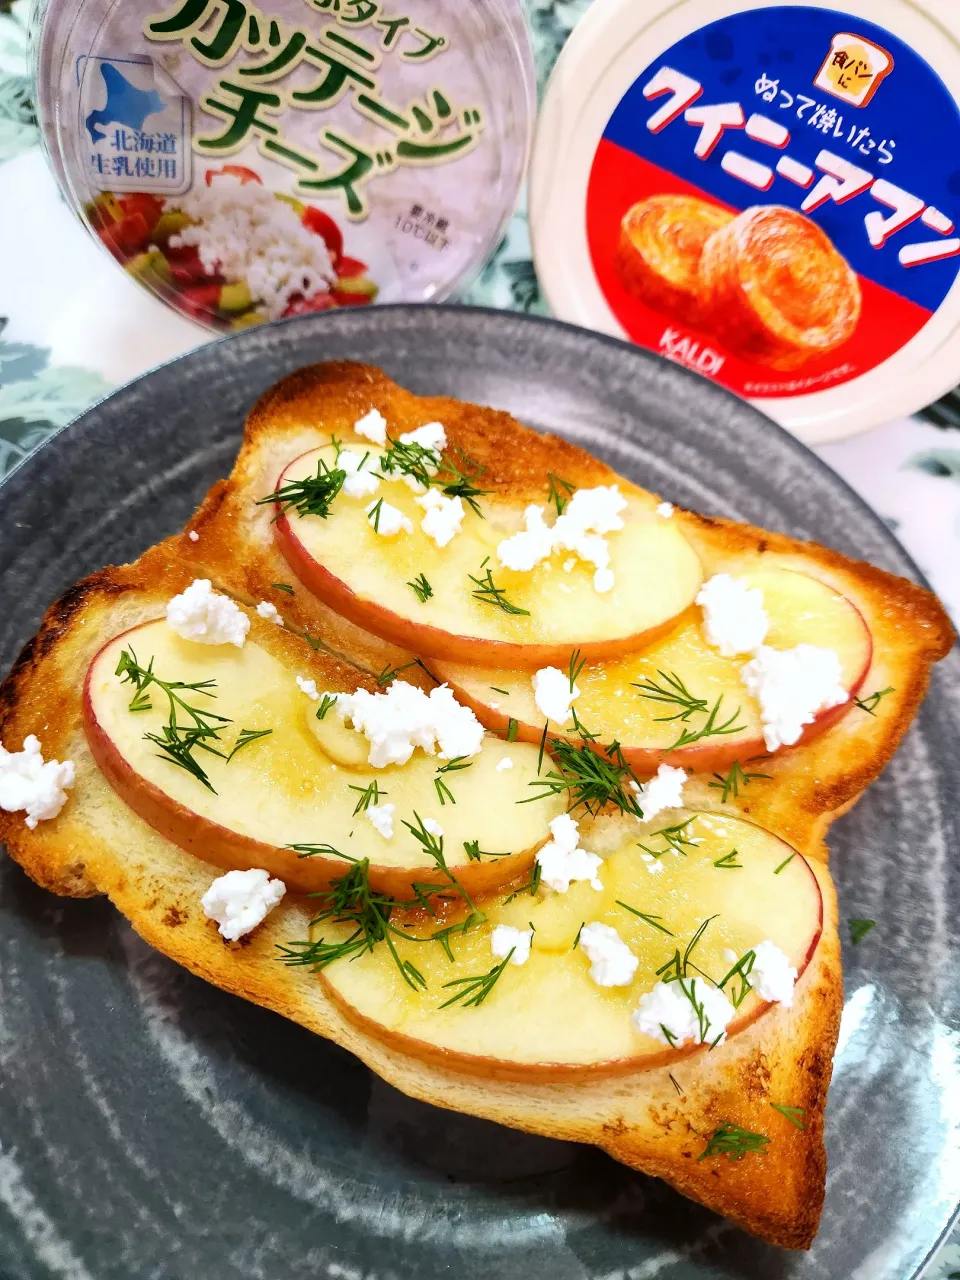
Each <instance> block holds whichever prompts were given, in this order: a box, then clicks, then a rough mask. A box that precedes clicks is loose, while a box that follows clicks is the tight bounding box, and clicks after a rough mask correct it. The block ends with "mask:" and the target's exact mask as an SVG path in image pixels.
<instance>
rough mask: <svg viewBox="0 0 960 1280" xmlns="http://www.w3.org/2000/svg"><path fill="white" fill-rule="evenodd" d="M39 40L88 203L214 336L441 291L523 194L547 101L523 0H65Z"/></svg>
mask: <svg viewBox="0 0 960 1280" xmlns="http://www.w3.org/2000/svg"><path fill="white" fill-rule="evenodd" d="M34 41H35V55H36V64H37V106H38V114H39V118H40V125H41V129H42V135H43V139H44V144H45V147H46V150H47V154H48V157H49V159H50V162H51V164H52V166H53V169H54V171H55V173H56V175H57V178H58V180H59V182H60V185H61V187H62V189H63V192H64V194H65V196H66V198H67V200H68V201H69V202H70V204H71V205H72V207H73V208H74V210H75V211H76V213H77V214H78V216H80V218H81V219H82V220H83V221H84V223H85V225H86V226H87V228H88V229H89V231H90V232H91V234H92V235H94V236H95V237H96V238H97V239H98V240H99V241H100V242H101V243H102V244H103V246H104V248H105V249H106V250H107V251H108V252H109V253H110V254H111V255H112V256H113V257H114V259H115V260H116V261H117V262H119V263H120V264H121V266H122V267H123V268H124V269H125V270H126V271H127V272H128V273H129V274H131V275H132V276H133V277H134V278H135V279H136V280H137V281H138V282H139V283H140V284H141V285H143V286H144V287H145V288H147V289H149V290H151V291H152V292H153V293H155V294H156V295H157V296H158V297H160V298H161V299H163V300H164V301H165V302H167V303H169V304H170V305H171V306H173V307H175V308H177V309H178V310H179V311H180V312H181V313H183V314H185V315H187V316H189V317H191V318H192V319H194V320H196V321H198V322H199V323H201V324H204V325H206V326H208V327H211V328H213V329H216V330H221V331H222V330H229V329H237V328H244V327H247V326H248V325H251V324H259V323H263V322H265V321H267V320H272V319H278V318H280V317H282V316H287V315H293V314H298V313H300V312H307V311H320V310H328V309H331V308H334V307H341V306H362V305H367V304H369V303H371V302H375V301H380V302H437V301H440V300H442V299H443V298H445V297H447V296H449V294H450V293H451V292H452V291H453V290H454V289H456V288H458V287H461V286H463V285H464V284H465V283H466V282H468V281H469V280H470V278H471V277H472V276H473V275H474V274H475V273H476V272H477V271H478V270H479V269H480V267H481V266H482V264H483V262H484V261H485V259H486V258H487V257H488V255H489V254H490V253H491V252H492V251H493V249H494V248H495V247H496V244H497V242H498V240H499V239H500V237H501V235H502V234H503V231H504V228H505V226H506V223H507V221H508V219H509V217H510V215H511V213H512V212H513V209H514V206H515V204H516V199H517V194H518V191H519V188H520V183H521V181H522V178H523V173H524V168H525V164H526V160H527V155H528V151H529V145H530V135H531V129H532V124H533V116H534V110H535V88H534V73H533V64H532V58H531V53H530V46H529V40H528V36H527V32H526V28H525V24H524V19H523V14H522V10H521V7H520V2H519V0H458V2H457V4H456V5H450V4H447V3H444V2H443V0H403V3H402V6H401V7H400V8H397V9H394V8H393V6H392V5H390V4H385V3H381V0H270V4H269V5H268V6H267V7H265V8H257V7H256V6H255V5H253V4H252V3H247V0H173V3H164V0H81V3H80V4H79V6H78V5H77V3H76V0H49V2H48V4H47V5H46V7H45V9H44V10H43V11H42V12H41V13H40V14H39V15H38V17H37V18H36V19H35V32H34Z"/></svg>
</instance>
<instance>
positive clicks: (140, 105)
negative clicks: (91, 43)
mask: <svg viewBox="0 0 960 1280" xmlns="http://www.w3.org/2000/svg"><path fill="white" fill-rule="evenodd" d="M77 81H78V85H79V86H80V111H79V113H78V118H77V127H78V138H79V139H80V140H81V143H80V146H81V152H80V154H81V155H84V156H85V161H84V164H85V167H86V169H87V173H88V180H89V182H90V185H91V187H92V188H93V195H96V193H97V192H98V191H104V190H107V191H144V192H155V193H157V194H164V195H176V194H180V193H182V192H183V191H185V190H187V189H188V188H189V186H190V182H191V179H192V165H191V157H190V144H191V130H190V121H191V111H190V103H189V101H188V99H187V98H186V96H185V95H184V94H183V93H182V91H181V90H180V88H179V86H178V85H177V84H176V83H175V82H174V81H173V80H172V79H171V78H170V77H169V76H167V75H164V74H163V73H162V72H161V71H160V69H159V68H157V67H155V66H154V65H153V63H152V62H151V61H150V59H149V58H121V57H115V58H103V57H96V56H91V55H88V54H81V55H80V56H79V57H78V59H77Z"/></svg>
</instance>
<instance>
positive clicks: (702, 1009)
mask: <svg viewBox="0 0 960 1280" xmlns="http://www.w3.org/2000/svg"><path fill="white" fill-rule="evenodd" d="M716 918H717V917H716V916H715V915H714V916H708V917H707V918H706V920H704V921H703V923H702V924H701V925H700V927H699V928H698V929H697V931H696V933H695V934H694V935H693V937H692V938H691V939H690V941H689V942H688V943H687V945H686V947H685V948H684V950H683V954H682V955H681V953H680V948H679V947H678V948H677V950H676V951H675V952H674V953H673V955H672V956H671V957H670V959H669V960H668V961H667V962H666V964H663V965H661V966H660V968H659V969H658V970H657V977H658V978H661V977H662V978H663V981H664V982H665V983H668V982H675V983H676V984H677V985H678V987H679V988H680V992H681V994H682V995H683V996H684V997H685V998H686V999H687V1000H688V1001H689V1002H690V1006H691V1008H692V1009H693V1012H694V1016H695V1017H696V1019H697V1040H698V1041H699V1043H700V1044H706V1043H707V1032H708V1031H709V1030H710V1018H709V1016H708V1014H707V1011H706V1006H705V1002H704V1001H703V1000H698V999H697V982H698V979H697V978H691V977H689V972H690V970H691V969H696V970H697V973H699V974H700V975H701V976H702V977H703V978H706V979H707V981H710V979H709V975H707V974H705V973H703V970H702V969H697V966H696V965H695V964H694V963H693V961H692V960H691V956H692V955H693V952H694V950H695V949H696V947H697V944H698V943H699V941H700V939H701V938H702V937H703V935H704V933H705V932H706V930H707V926H708V925H709V924H710V922H711V921H713V920H716ZM661 1029H662V1030H663V1034H664V1037H665V1038H666V1040H667V1043H668V1044H670V1045H673V1044H674V1042H675V1039H676V1037H675V1036H672V1035H671V1033H670V1032H669V1030H668V1029H667V1028H666V1027H664V1026H663V1024H661ZM722 1039H723V1032H722V1031H721V1032H720V1035H718V1036H717V1038H716V1039H715V1040H714V1041H713V1043H712V1044H711V1045H710V1048H711V1049H713V1048H715V1047H716V1046H717V1045H718V1044H719V1043H720V1041H721V1040H722Z"/></svg>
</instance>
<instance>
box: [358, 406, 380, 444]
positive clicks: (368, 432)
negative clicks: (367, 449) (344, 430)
mask: <svg viewBox="0 0 960 1280" xmlns="http://www.w3.org/2000/svg"><path fill="white" fill-rule="evenodd" d="M353 429H354V431H355V432H356V433H357V435H358V436H363V437H364V439H366V440H372V441H373V443H374V444H386V443H387V420H386V418H385V417H384V416H383V414H382V413H381V412H380V410H379V409H371V410H370V411H369V412H368V413H365V414H364V415H363V417H362V418H358V419H357V421H356V422H355V423H354V424H353Z"/></svg>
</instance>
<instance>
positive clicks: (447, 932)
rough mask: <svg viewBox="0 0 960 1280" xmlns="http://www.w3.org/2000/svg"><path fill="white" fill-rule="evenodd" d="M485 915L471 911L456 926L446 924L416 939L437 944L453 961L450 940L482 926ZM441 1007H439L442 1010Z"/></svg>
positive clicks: (453, 956)
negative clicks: (479, 925) (427, 935)
mask: <svg viewBox="0 0 960 1280" xmlns="http://www.w3.org/2000/svg"><path fill="white" fill-rule="evenodd" d="M486 918H487V917H486V915H485V914H484V913H483V912H482V911H471V913H470V914H469V915H468V916H467V918H466V919H465V920H459V921H457V923H456V924H448V925H446V926H445V927H444V928H443V929H437V930H436V932H434V933H431V934H430V936H429V938H424V939H418V941H424V942H439V943H440V945H441V947H443V949H444V951H445V952H446V953H447V959H448V960H451V961H452V960H455V959H456V956H455V955H454V954H453V948H452V947H451V946H450V939H451V938H458V937H462V936H463V935H464V934H465V933H469V931H470V930H471V929H474V928H476V926H477V925H478V924H483V922H484V921H485V920H486ZM442 1007H443V1006H441V1008H442Z"/></svg>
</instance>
